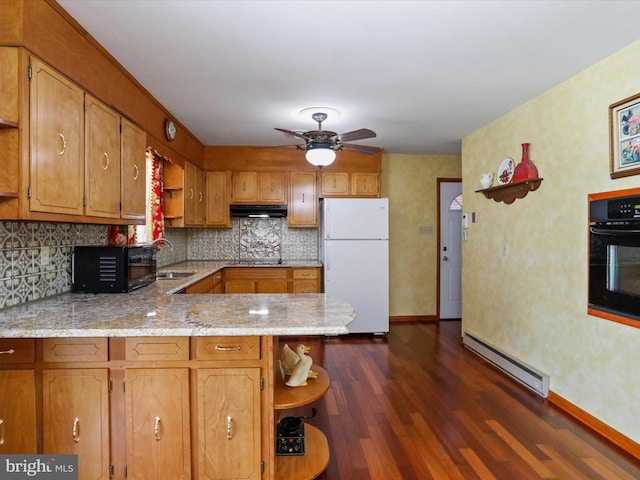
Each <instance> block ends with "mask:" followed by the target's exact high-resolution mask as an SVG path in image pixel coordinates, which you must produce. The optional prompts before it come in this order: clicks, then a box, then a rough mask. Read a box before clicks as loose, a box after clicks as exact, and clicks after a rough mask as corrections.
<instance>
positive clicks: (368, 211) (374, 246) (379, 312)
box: [319, 198, 389, 335]
mask: <svg viewBox="0 0 640 480" xmlns="http://www.w3.org/2000/svg"><path fill="white" fill-rule="evenodd" d="M319 253H320V260H321V261H322V264H323V268H324V292H325V293H326V294H328V295H331V296H335V297H338V298H341V299H343V300H345V301H346V302H348V303H350V304H351V305H352V306H353V307H354V308H355V310H356V318H355V320H353V321H352V322H351V323H350V324H349V325H348V326H347V328H348V329H349V332H350V333H374V334H380V335H384V334H386V333H388V332H389V199H388V198H327V199H324V200H323V202H322V222H321V242H320V248H319Z"/></svg>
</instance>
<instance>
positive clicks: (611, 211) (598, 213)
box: [589, 196, 640, 223]
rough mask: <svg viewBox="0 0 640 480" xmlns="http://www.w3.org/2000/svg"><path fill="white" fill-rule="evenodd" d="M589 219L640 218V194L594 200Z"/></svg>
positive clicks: (601, 220) (614, 220)
mask: <svg viewBox="0 0 640 480" xmlns="http://www.w3.org/2000/svg"><path fill="white" fill-rule="evenodd" d="M589 220H590V221H592V222H597V223H607V222H616V221H625V220H626V221H628V220H640V196H633V197H619V198H609V199H602V200H594V201H592V202H591V203H590V205H589Z"/></svg>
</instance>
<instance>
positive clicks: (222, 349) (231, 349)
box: [216, 345, 242, 352]
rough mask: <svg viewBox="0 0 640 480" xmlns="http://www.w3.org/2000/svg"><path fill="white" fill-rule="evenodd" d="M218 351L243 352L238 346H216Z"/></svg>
mask: <svg viewBox="0 0 640 480" xmlns="http://www.w3.org/2000/svg"><path fill="white" fill-rule="evenodd" d="M216 350H217V351H219V352H233V351H237V350H242V346H241V345H236V346H235V347H223V346H222V345H216Z"/></svg>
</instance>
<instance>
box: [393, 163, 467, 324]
mask: <svg viewBox="0 0 640 480" xmlns="http://www.w3.org/2000/svg"><path fill="white" fill-rule="evenodd" d="M460 177H461V164H460V157H459V156H438V155H399V154H383V155H382V196H383V197H389V219H390V220H389V222H390V223H389V287H390V292H389V297H390V298H389V314H390V315H391V316H392V317H393V316H433V315H436V314H437V312H436V287H437V267H438V251H437V248H438V237H437V232H438V209H437V205H438V203H437V202H438V190H437V187H438V184H437V179H438V178H460ZM422 226H425V227H430V228H431V233H428V234H421V233H420V227H422Z"/></svg>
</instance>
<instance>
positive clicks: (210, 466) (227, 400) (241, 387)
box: [197, 368, 262, 480]
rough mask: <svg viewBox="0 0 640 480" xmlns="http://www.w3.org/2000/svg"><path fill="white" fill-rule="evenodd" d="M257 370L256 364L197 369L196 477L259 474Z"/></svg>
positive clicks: (250, 478) (251, 479)
mask: <svg viewBox="0 0 640 480" xmlns="http://www.w3.org/2000/svg"><path fill="white" fill-rule="evenodd" d="M260 376H261V375H260V368H211V369H199V370H198V372H197V390H198V394H197V396H198V403H197V410H198V474H197V478H198V479H220V480H221V479H229V480H231V479H248V480H259V479H260V478H261V475H262V474H261V467H262V454H261V444H260V442H261V439H260V431H261V428H260V404H261V402H260Z"/></svg>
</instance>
